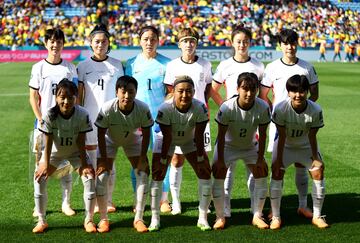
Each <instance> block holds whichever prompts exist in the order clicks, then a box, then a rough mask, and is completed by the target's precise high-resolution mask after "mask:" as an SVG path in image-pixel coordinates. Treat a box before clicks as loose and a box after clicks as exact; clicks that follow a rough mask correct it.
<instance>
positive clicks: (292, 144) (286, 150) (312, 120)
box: [270, 75, 329, 229]
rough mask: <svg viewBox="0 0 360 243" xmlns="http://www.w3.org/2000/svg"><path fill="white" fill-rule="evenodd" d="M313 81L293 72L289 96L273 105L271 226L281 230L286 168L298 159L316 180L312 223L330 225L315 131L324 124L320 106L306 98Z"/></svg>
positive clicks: (324, 226) (313, 192)
mask: <svg viewBox="0 0 360 243" xmlns="http://www.w3.org/2000/svg"><path fill="white" fill-rule="evenodd" d="M309 88H310V84H309V80H308V79H307V77H306V76H305V75H294V76H292V77H290V78H289V79H288V80H287V82H286V90H287V91H288V96H289V97H290V99H288V100H284V101H282V102H280V103H279V104H277V105H276V106H275V108H274V111H273V115H272V121H273V122H274V123H275V124H276V128H277V131H278V137H277V138H276V140H275V143H274V151H273V154H272V177H271V182H270V198H271V209H272V214H273V216H272V221H271V224H270V229H280V227H281V219H280V203H281V196H282V187H283V178H284V174H285V170H286V168H288V167H289V166H290V165H291V164H293V163H294V162H295V161H296V162H299V163H300V164H302V165H303V166H304V167H306V168H307V169H308V171H309V172H310V175H311V177H312V179H313V187H312V199H313V218H312V223H313V224H314V225H316V226H317V227H319V228H327V227H328V226H329V225H328V224H327V223H326V222H325V219H324V216H321V209H322V205H323V202H324V198H325V184H324V162H323V161H322V158H321V155H320V152H319V149H318V144H317V138H316V134H317V132H318V130H319V128H321V127H323V126H324V123H323V115H322V109H321V107H320V106H319V105H318V104H316V103H315V102H313V101H311V100H309V99H307V97H308V96H307V95H308V92H309Z"/></svg>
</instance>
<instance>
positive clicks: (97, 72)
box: [77, 25, 124, 213]
mask: <svg viewBox="0 0 360 243" xmlns="http://www.w3.org/2000/svg"><path fill="white" fill-rule="evenodd" d="M90 47H91V49H92V51H93V56H92V57H90V58H89V59H87V60H85V61H83V62H80V63H79V65H78V67H77V71H78V76H79V93H80V99H81V101H82V104H83V106H84V107H85V108H86V110H88V112H89V114H90V120H91V122H92V123H94V122H95V120H96V117H97V115H98V113H99V111H100V108H101V106H102V105H103V104H104V103H105V102H106V101H108V100H111V99H114V98H115V97H116V96H115V92H114V89H115V84H116V80H117V79H118V78H119V77H121V76H123V75H124V68H123V66H122V64H121V61H119V60H117V59H115V58H112V57H109V56H108V55H107V54H108V53H109V52H110V34H109V32H108V31H107V29H106V26H104V25H96V26H95V27H94V29H93V30H92V31H91V32H90ZM96 148H97V128H96V126H95V128H94V130H93V131H92V132H89V133H87V134H86V152H87V154H88V156H89V159H90V161H91V163H92V165H93V167H94V169H96ZM115 175H116V173H115V164H114V168H112V170H111V175H110V177H109V185H108V186H109V188H108V196H109V197H108V202H107V211H108V212H109V213H111V212H115V211H116V208H115V205H114V204H113V203H112V194H113V190H114V185H115ZM95 209H97V207H95ZM96 211H97V210H96Z"/></svg>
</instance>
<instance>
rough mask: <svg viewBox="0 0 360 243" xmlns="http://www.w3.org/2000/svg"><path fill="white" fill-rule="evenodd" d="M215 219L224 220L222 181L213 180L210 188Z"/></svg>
mask: <svg viewBox="0 0 360 243" xmlns="http://www.w3.org/2000/svg"><path fill="white" fill-rule="evenodd" d="M212 194H213V202H214V206H215V212H216V218H224V196H225V194H224V180H223V179H214V181H213V186H212Z"/></svg>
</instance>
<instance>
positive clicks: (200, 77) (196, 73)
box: [164, 28, 212, 215]
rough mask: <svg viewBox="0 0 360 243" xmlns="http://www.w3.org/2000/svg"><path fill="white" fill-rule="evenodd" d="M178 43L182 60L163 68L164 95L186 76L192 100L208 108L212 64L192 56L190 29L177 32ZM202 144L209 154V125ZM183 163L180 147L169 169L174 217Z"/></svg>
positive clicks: (194, 43)
mask: <svg viewBox="0 0 360 243" xmlns="http://www.w3.org/2000/svg"><path fill="white" fill-rule="evenodd" d="M177 39H178V47H179V48H180V49H181V57H178V58H176V59H174V60H172V61H171V62H169V63H168V65H167V67H166V74H165V79H164V83H165V84H166V87H167V92H168V93H172V92H173V83H174V80H175V79H176V78H177V77H179V76H181V75H187V76H189V77H191V79H192V80H193V81H194V85H195V94H194V98H196V99H197V100H200V101H201V102H202V103H204V104H207V100H208V97H209V92H210V89H211V80H212V77H211V76H212V73H211V63H210V62H209V61H206V60H204V59H203V58H200V57H198V56H197V55H196V53H195V51H196V47H197V44H198V40H199V34H198V33H197V32H196V30H194V29H192V28H184V29H182V30H180V31H179V33H178V35H177ZM204 143H205V151H207V152H208V151H211V140H210V123H208V124H207V125H206V129H205V133H204ZM184 160H185V157H184V155H183V153H182V151H181V149H180V147H178V146H177V147H175V153H174V156H173V157H172V161H171V166H170V190H171V196H172V211H171V213H172V214H174V215H176V214H180V213H181V204H180V188H181V181H182V167H183V165H184Z"/></svg>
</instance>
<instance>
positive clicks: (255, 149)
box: [212, 73, 270, 229]
mask: <svg viewBox="0 0 360 243" xmlns="http://www.w3.org/2000/svg"><path fill="white" fill-rule="evenodd" d="M258 91H259V80H258V77H257V76H256V75H255V74H254V73H242V74H240V75H239V77H238V80H237V92H238V95H237V96H234V97H232V98H230V99H228V100H227V101H225V102H224V103H223V104H222V105H221V106H220V109H219V111H218V114H217V116H216V118H215V120H216V122H217V123H218V136H217V140H216V145H215V152H214V163H213V166H212V171H213V175H214V178H215V180H214V182H213V200H214V205H215V209H216V216H217V220H216V222H215V224H214V226H213V228H214V229H223V228H224V226H225V217H224V180H225V177H226V171H227V168H228V167H229V166H230V165H231V164H232V163H235V162H236V161H237V160H239V159H241V160H243V161H244V163H245V165H246V166H247V168H248V169H249V170H250V171H251V173H252V174H253V175H254V177H255V189H254V216H253V221H252V223H253V225H255V226H257V227H259V228H261V229H266V228H269V225H268V224H267V223H265V222H264V219H263V218H262V209H263V207H264V203H265V199H266V195H267V171H268V168H267V164H266V161H265V159H264V152H265V142H266V129H267V126H268V124H269V123H270V108H269V106H268V104H267V103H266V102H265V101H263V100H261V99H260V98H257V97H256V95H257V93H258ZM257 130H258V131H259V139H258V140H257V139H256V132H257Z"/></svg>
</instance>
